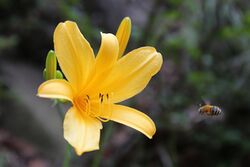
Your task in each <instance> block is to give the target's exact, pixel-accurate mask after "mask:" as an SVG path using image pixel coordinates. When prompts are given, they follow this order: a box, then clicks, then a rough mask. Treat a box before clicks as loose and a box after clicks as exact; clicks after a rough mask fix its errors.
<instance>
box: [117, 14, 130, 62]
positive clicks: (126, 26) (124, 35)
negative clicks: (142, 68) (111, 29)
mask: <svg viewBox="0 0 250 167" xmlns="http://www.w3.org/2000/svg"><path fill="white" fill-rule="evenodd" d="M130 33H131V20H130V18H129V17H125V18H124V19H123V20H122V22H121V24H120V26H119V28H118V30H117V32H116V37H117V39H118V41H119V57H118V58H120V57H122V55H123V53H124V51H125V49H126V47H127V44H128V40H129V37H130Z"/></svg>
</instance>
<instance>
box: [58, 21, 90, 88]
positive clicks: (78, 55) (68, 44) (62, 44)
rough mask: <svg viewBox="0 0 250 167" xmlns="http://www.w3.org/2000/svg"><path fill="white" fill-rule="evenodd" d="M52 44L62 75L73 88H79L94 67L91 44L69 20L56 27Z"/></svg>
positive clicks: (82, 85)
mask: <svg viewBox="0 0 250 167" xmlns="http://www.w3.org/2000/svg"><path fill="white" fill-rule="evenodd" d="M54 45H55V53H56V56H57V58H58V62H59V65H60V67H61V69H62V71H63V73H64V75H65V76H66V78H67V79H68V81H69V82H70V83H71V84H72V86H73V88H76V90H80V89H81V88H83V87H84V86H85V84H86V83H87V82H88V78H89V77H90V74H91V72H92V70H93V67H94V60H95V56H94V53H93V50H92V48H91V46H90V45H89V43H88V41H87V40H86V39H85V38H84V36H83V35H82V34H81V32H80V30H79V28H78V27H77V24H76V23H74V22H71V21H66V22H64V23H60V24H59V25H58V26H57V27H56V29H55V32H54Z"/></svg>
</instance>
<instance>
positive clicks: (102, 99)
mask: <svg viewBox="0 0 250 167" xmlns="http://www.w3.org/2000/svg"><path fill="white" fill-rule="evenodd" d="M102 102H103V95H101V103H102Z"/></svg>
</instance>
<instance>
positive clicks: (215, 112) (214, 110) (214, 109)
mask: <svg viewBox="0 0 250 167" xmlns="http://www.w3.org/2000/svg"><path fill="white" fill-rule="evenodd" d="M211 112H212V115H220V114H221V109H220V108H219V107H217V106H213V107H212V109H211Z"/></svg>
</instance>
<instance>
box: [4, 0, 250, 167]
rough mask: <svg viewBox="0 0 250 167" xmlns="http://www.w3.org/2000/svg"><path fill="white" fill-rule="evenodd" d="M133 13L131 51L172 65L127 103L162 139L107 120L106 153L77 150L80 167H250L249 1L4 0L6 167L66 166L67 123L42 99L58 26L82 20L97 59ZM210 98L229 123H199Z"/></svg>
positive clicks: (74, 163)
mask: <svg viewBox="0 0 250 167" xmlns="http://www.w3.org/2000/svg"><path fill="white" fill-rule="evenodd" d="M125 16H129V17H130V18H131V20H132V24H133V25H132V26H133V29H132V36H131V39H130V41H129V46H128V48H127V50H126V52H128V51H130V50H132V49H135V48H138V47H141V46H145V45H150V46H154V47H155V48H157V50H158V51H159V52H161V53H162V55H163V58H164V64H163V66H162V69H161V71H160V72H159V73H158V74H157V75H156V76H155V77H154V78H153V79H152V80H151V82H150V84H149V86H148V87H147V88H146V89H145V90H144V91H143V92H142V93H141V94H139V95H137V96H136V97H134V98H132V99H130V100H128V101H127V102H125V103H126V104H127V105H129V106H132V107H134V108H137V109H139V110H141V111H143V112H145V113H147V114H148V115H149V116H150V117H151V118H152V119H153V120H154V121H155V123H156V126H157V132H156V135H155V136H154V138H153V139H152V140H149V139H147V138H146V137H144V136H143V135H142V134H140V133H139V132H137V131H135V130H132V129H130V128H128V127H125V126H121V125H119V124H116V123H111V122H108V123H105V125H104V126H105V127H104V129H103V130H102V137H101V138H102V142H101V147H100V151H94V152H91V153H85V154H83V156H81V157H77V156H76V155H75V153H74V152H72V160H71V162H70V163H71V166H72V167H75V166H77V167H78V166H92V167H95V166H108V167H109V166H110V167H116V166H120V167H128V166H129V167H155V166H157V167H158V166H159V167H161V166H162V167H248V166H250V91H249V90H250V2H249V1H248V0H120V1H115V0H105V1H104V0H91V1H87V0H86V1H83V0H64V1H60V0H0V167H2V166H3V167H5V166H8V167H9V166H10V167H12V166H13V167H26V166H28V167H47V166H53V167H57V166H62V163H63V157H64V150H65V144H66V142H65V141H64V139H63V136H62V121H61V120H60V117H59V116H58V114H57V112H56V110H57V109H56V107H55V106H53V102H52V101H50V100H45V99H39V98H38V97H36V91H37V87H38V86H39V84H40V83H41V82H42V81H43V78H42V71H43V69H44V64H45V59H46V54H47V52H48V51H49V50H50V49H53V31H54V28H55V26H56V25H57V24H58V23H59V22H61V21H65V20H73V21H76V22H77V24H78V25H79V27H80V29H81V31H82V33H83V34H84V35H85V37H86V38H87V39H88V41H89V42H90V43H91V45H92V47H93V48H94V49H95V52H97V51H98V48H99V45H100V33H99V32H100V31H102V32H112V33H115V32H116V29H117V27H118V25H119V23H120V21H121V20H122V19H123V17H125ZM202 98H205V99H209V100H210V101H211V102H212V104H214V105H218V106H220V107H221V108H222V109H223V111H224V114H223V116H220V117H218V118H209V117H203V116H200V115H199V113H198V112H197V110H198V107H199V105H198V104H199V103H200V102H201V99H202ZM63 110H65V111H66V108H63Z"/></svg>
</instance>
